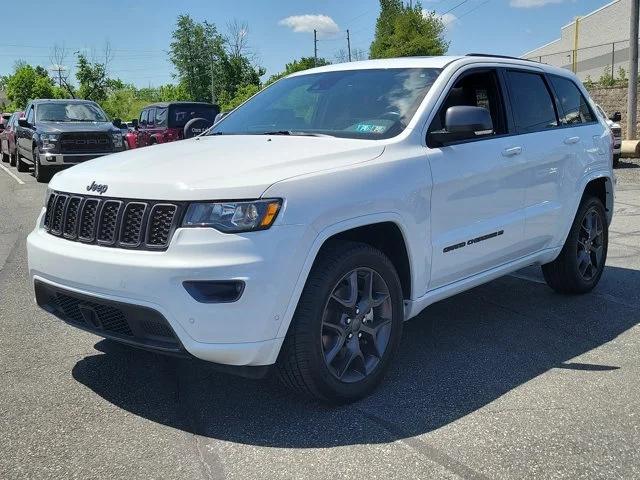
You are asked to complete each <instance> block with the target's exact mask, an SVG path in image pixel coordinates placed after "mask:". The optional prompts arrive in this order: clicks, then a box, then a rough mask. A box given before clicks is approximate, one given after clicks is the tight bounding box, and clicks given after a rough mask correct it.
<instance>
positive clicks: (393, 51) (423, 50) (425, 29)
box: [369, 0, 449, 58]
mask: <svg viewBox="0 0 640 480" xmlns="http://www.w3.org/2000/svg"><path fill="white" fill-rule="evenodd" d="M444 33H445V26H444V23H443V22H442V20H441V19H440V18H439V17H438V16H437V15H436V14H435V12H425V11H424V10H423V9H422V5H421V4H420V3H419V2H417V3H416V5H415V6H413V7H411V6H406V5H404V4H403V2H402V1H401V0H380V16H379V17H378V20H377V22H376V33H375V36H374V39H373V42H372V43H371V47H370V51H369V56H370V57H371V58H390V57H412V56H423V55H424V56H429V55H444V54H445V53H447V50H448V49H449V42H447V41H446V40H445V38H444Z"/></svg>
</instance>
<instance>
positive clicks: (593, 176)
mask: <svg viewBox="0 0 640 480" xmlns="http://www.w3.org/2000/svg"><path fill="white" fill-rule="evenodd" d="M599 178H604V179H606V183H607V201H606V205H605V208H606V210H607V221H608V223H609V224H611V219H612V218H613V196H614V191H615V183H616V182H615V179H612V178H611V172H610V171H608V170H595V171H592V172H589V173H587V174H586V175H584V176H583V177H582V179H581V180H580V183H579V188H577V189H576V192H577V195H576V196H575V197H574V198H573V200H572V202H571V207H572V210H571V211H572V212H573V215H571V220H570V221H569V222H568V223H567V225H565V226H564V228H563V230H562V236H561V237H560V239H561V240H562V242H561V243H560V245H561V246H562V245H564V244H565V242H566V241H567V237H568V236H569V231H570V230H571V226H572V225H573V221H574V219H575V216H576V213H577V211H578V207H579V206H580V201H581V200H582V196H583V195H584V192H585V189H586V188H587V184H589V183H590V182H592V181H593V180H597V179H599ZM559 253H560V252H558V254H559Z"/></svg>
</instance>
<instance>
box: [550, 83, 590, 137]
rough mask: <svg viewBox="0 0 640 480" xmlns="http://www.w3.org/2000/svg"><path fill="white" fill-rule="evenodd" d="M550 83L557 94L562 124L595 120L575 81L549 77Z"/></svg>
mask: <svg viewBox="0 0 640 480" xmlns="http://www.w3.org/2000/svg"><path fill="white" fill-rule="evenodd" d="M551 83H552V84H553V88H554V89H555V91H556V95H558V100H559V101H560V107H561V108H562V112H561V115H560V123H562V124H563V125H576V124H581V123H590V122H593V121H594V120H595V118H594V115H593V113H592V112H591V109H590V108H589V105H588V104H587V100H586V99H585V98H584V96H583V95H582V92H580V90H579V89H578V87H577V86H576V84H575V83H573V82H572V81H571V80H569V79H568V78H562V77H556V76H552V77H551Z"/></svg>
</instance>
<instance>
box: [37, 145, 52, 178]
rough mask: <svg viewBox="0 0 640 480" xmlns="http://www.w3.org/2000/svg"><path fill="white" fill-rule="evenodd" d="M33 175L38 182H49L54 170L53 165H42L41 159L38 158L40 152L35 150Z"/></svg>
mask: <svg viewBox="0 0 640 480" xmlns="http://www.w3.org/2000/svg"><path fill="white" fill-rule="evenodd" d="M33 176H34V177H35V178H36V182H38V183H48V182H49V180H51V177H52V176H53V170H52V168H51V167H44V166H42V165H40V159H39V158H38V152H37V151H35V150H34V152H33Z"/></svg>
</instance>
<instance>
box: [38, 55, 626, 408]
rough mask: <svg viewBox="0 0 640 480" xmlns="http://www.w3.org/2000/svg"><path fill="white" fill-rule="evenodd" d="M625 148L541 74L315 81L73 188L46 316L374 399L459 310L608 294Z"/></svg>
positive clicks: (54, 257) (423, 74) (454, 72)
mask: <svg viewBox="0 0 640 480" xmlns="http://www.w3.org/2000/svg"><path fill="white" fill-rule="evenodd" d="M611 145H612V142H611V134H610V132H609V129H608V128H607V126H606V124H605V123H604V120H603V119H602V118H600V116H598V115H597V114H596V112H595V105H594V103H593V102H592V101H591V100H590V98H589V96H588V93H587V92H586V91H585V89H584V88H583V87H582V85H581V84H580V82H579V81H578V80H576V78H575V77H574V76H573V75H572V74H571V73H569V72H568V71H566V70H561V69H558V68H553V67H550V66H546V65H541V64H538V63H534V62H531V61H524V60H518V59H512V58H507V57H498V56H484V55H471V56H464V57H432V58H398V59H387V60H372V61H364V62H356V63H346V64H340V65H330V66H326V67H321V68H316V69H313V70H308V71H305V72H301V73H297V74H294V75H291V76H289V77H287V78H284V79H282V80H280V81H279V82H277V83H275V84H273V85H271V86H270V87H268V88H266V89H264V90H263V91H262V92H260V93H259V94H257V95H256V96H254V97H253V98H251V99H250V100H249V101H247V102H246V103H245V104H243V105H242V106H240V107H238V108H237V109H236V110H234V111H233V112H231V113H230V114H229V115H228V116H226V117H225V118H224V119H223V120H222V121H220V122H219V123H217V124H216V125H215V126H214V127H213V128H212V129H211V131H209V132H207V134H205V135H203V136H200V137H198V138H195V139H191V140H185V141H182V142H176V143H171V144H166V145H159V146H154V147H150V148H147V149H144V150H133V151H128V152H123V153H118V154H114V155H110V156H109V157H107V158H100V159H96V160H92V161H89V162H87V163H84V164H82V165H78V166H75V167H73V168H71V169H69V170H67V171H64V172H61V173H59V174H57V175H56V176H55V177H54V178H53V180H52V181H51V183H50V185H49V187H50V190H49V192H48V195H47V198H46V200H45V205H44V207H43V209H42V213H41V214H40V217H39V218H38V221H37V225H36V228H35V230H34V231H33V232H32V233H31V234H30V235H29V238H28V253H29V271H30V274H31V277H32V280H33V283H34V287H35V295H36V300H37V302H38V304H39V305H40V306H41V307H42V308H44V309H45V310H47V311H48V312H50V313H52V314H54V315H56V316H58V317H59V318H61V319H62V320H64V321H66V322H68V323H69V324H71V325H73V326H75V327H79V328H81V329H84V330H88V331H91V332H94V333H96V334H98V335H101V336H103V337H108V338H111V339H114V340H118V341H120V342H124V343H127V344H130V345H133V346H138V347H143V348H147V349H151V350H155V351H159V352H166V353H171V354H176V355H186V356H192V357H197V358H200V359H203V360H207V361H209V362H213V363H215V364H218V365H219V366H221V367H224V368H226V369H227V370H230V371H235V372H237V373H239V374H243V375H247V376H253V377H259V376H262V375H265V374H266V373H267V372H268V371H270V370H271V368H270V367H271V366H274V368H273V370H275V372H276V373H277V375H278V376H279V377H280V378H281V379H282V380H283V381H284V382H285V383H286V384H287V385H289V386H291V387H292V388H294V389H296V390H299V391H301V392H303V393H305V394H307V395H311V396H313V397H316V398H318V399H320V400H322V401H328V402H348V401H353V400H355V399H357V398H360V397H362V396H364V395H366V394H367V393H369V392H371V391H372V389H373V388H374V387H375V386H376V385H377V384H378V383H379V382H380V380H381V378H382V376H383V374H384V372H385V370H387V368H388V367H389V365H390V364H391V363H392V361H393V358H394V354H395V353H396V350H397V348H398V345H399V343H400V337H401V332H402V325H403V322H404V321H405V320H408V319H410V318H412V317H414V316H416V315H417V314H419V313H420V312H421V311H422V310H423V309H424V308H425V307H427V306H428V305H430V304H432V303H434V302H436V301H438V300H441V299H443V298H446V297H449V296H451V295H454V294H456V293H458V292H461V291H463V290H467V289H469V288H472V287H474V286H476V285H479V284H481V283H484V282H488V281H489V280H492V279H494V278H496V277H499V276H501V275H505V274H507V273H509V272H513V271H515V270H517V269H520V268H522V267H524V266H527V265H532V264H539V265H542V269H543V272H544V276H545V278H546V280H547V282H548V284H549V285H550V286H551V287H552V288H553V289H555V290H557V291H559V292H563V293H574V294H575V293H584V292H588V291H589V290H591V289H592V288H594V286H595V285H596V284H597V283H598V281H599V279H600V276H601V275H602V272H603V267H604V264H605V260H606V256H607V229H608V225H609V223H610V221H611V216H612V213H613V189H614V180H613V176H612V169H611V158H612V157H611V155H612V151H611V148H612V147H611ZM523 301H526V299H523Z"/></svg>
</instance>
